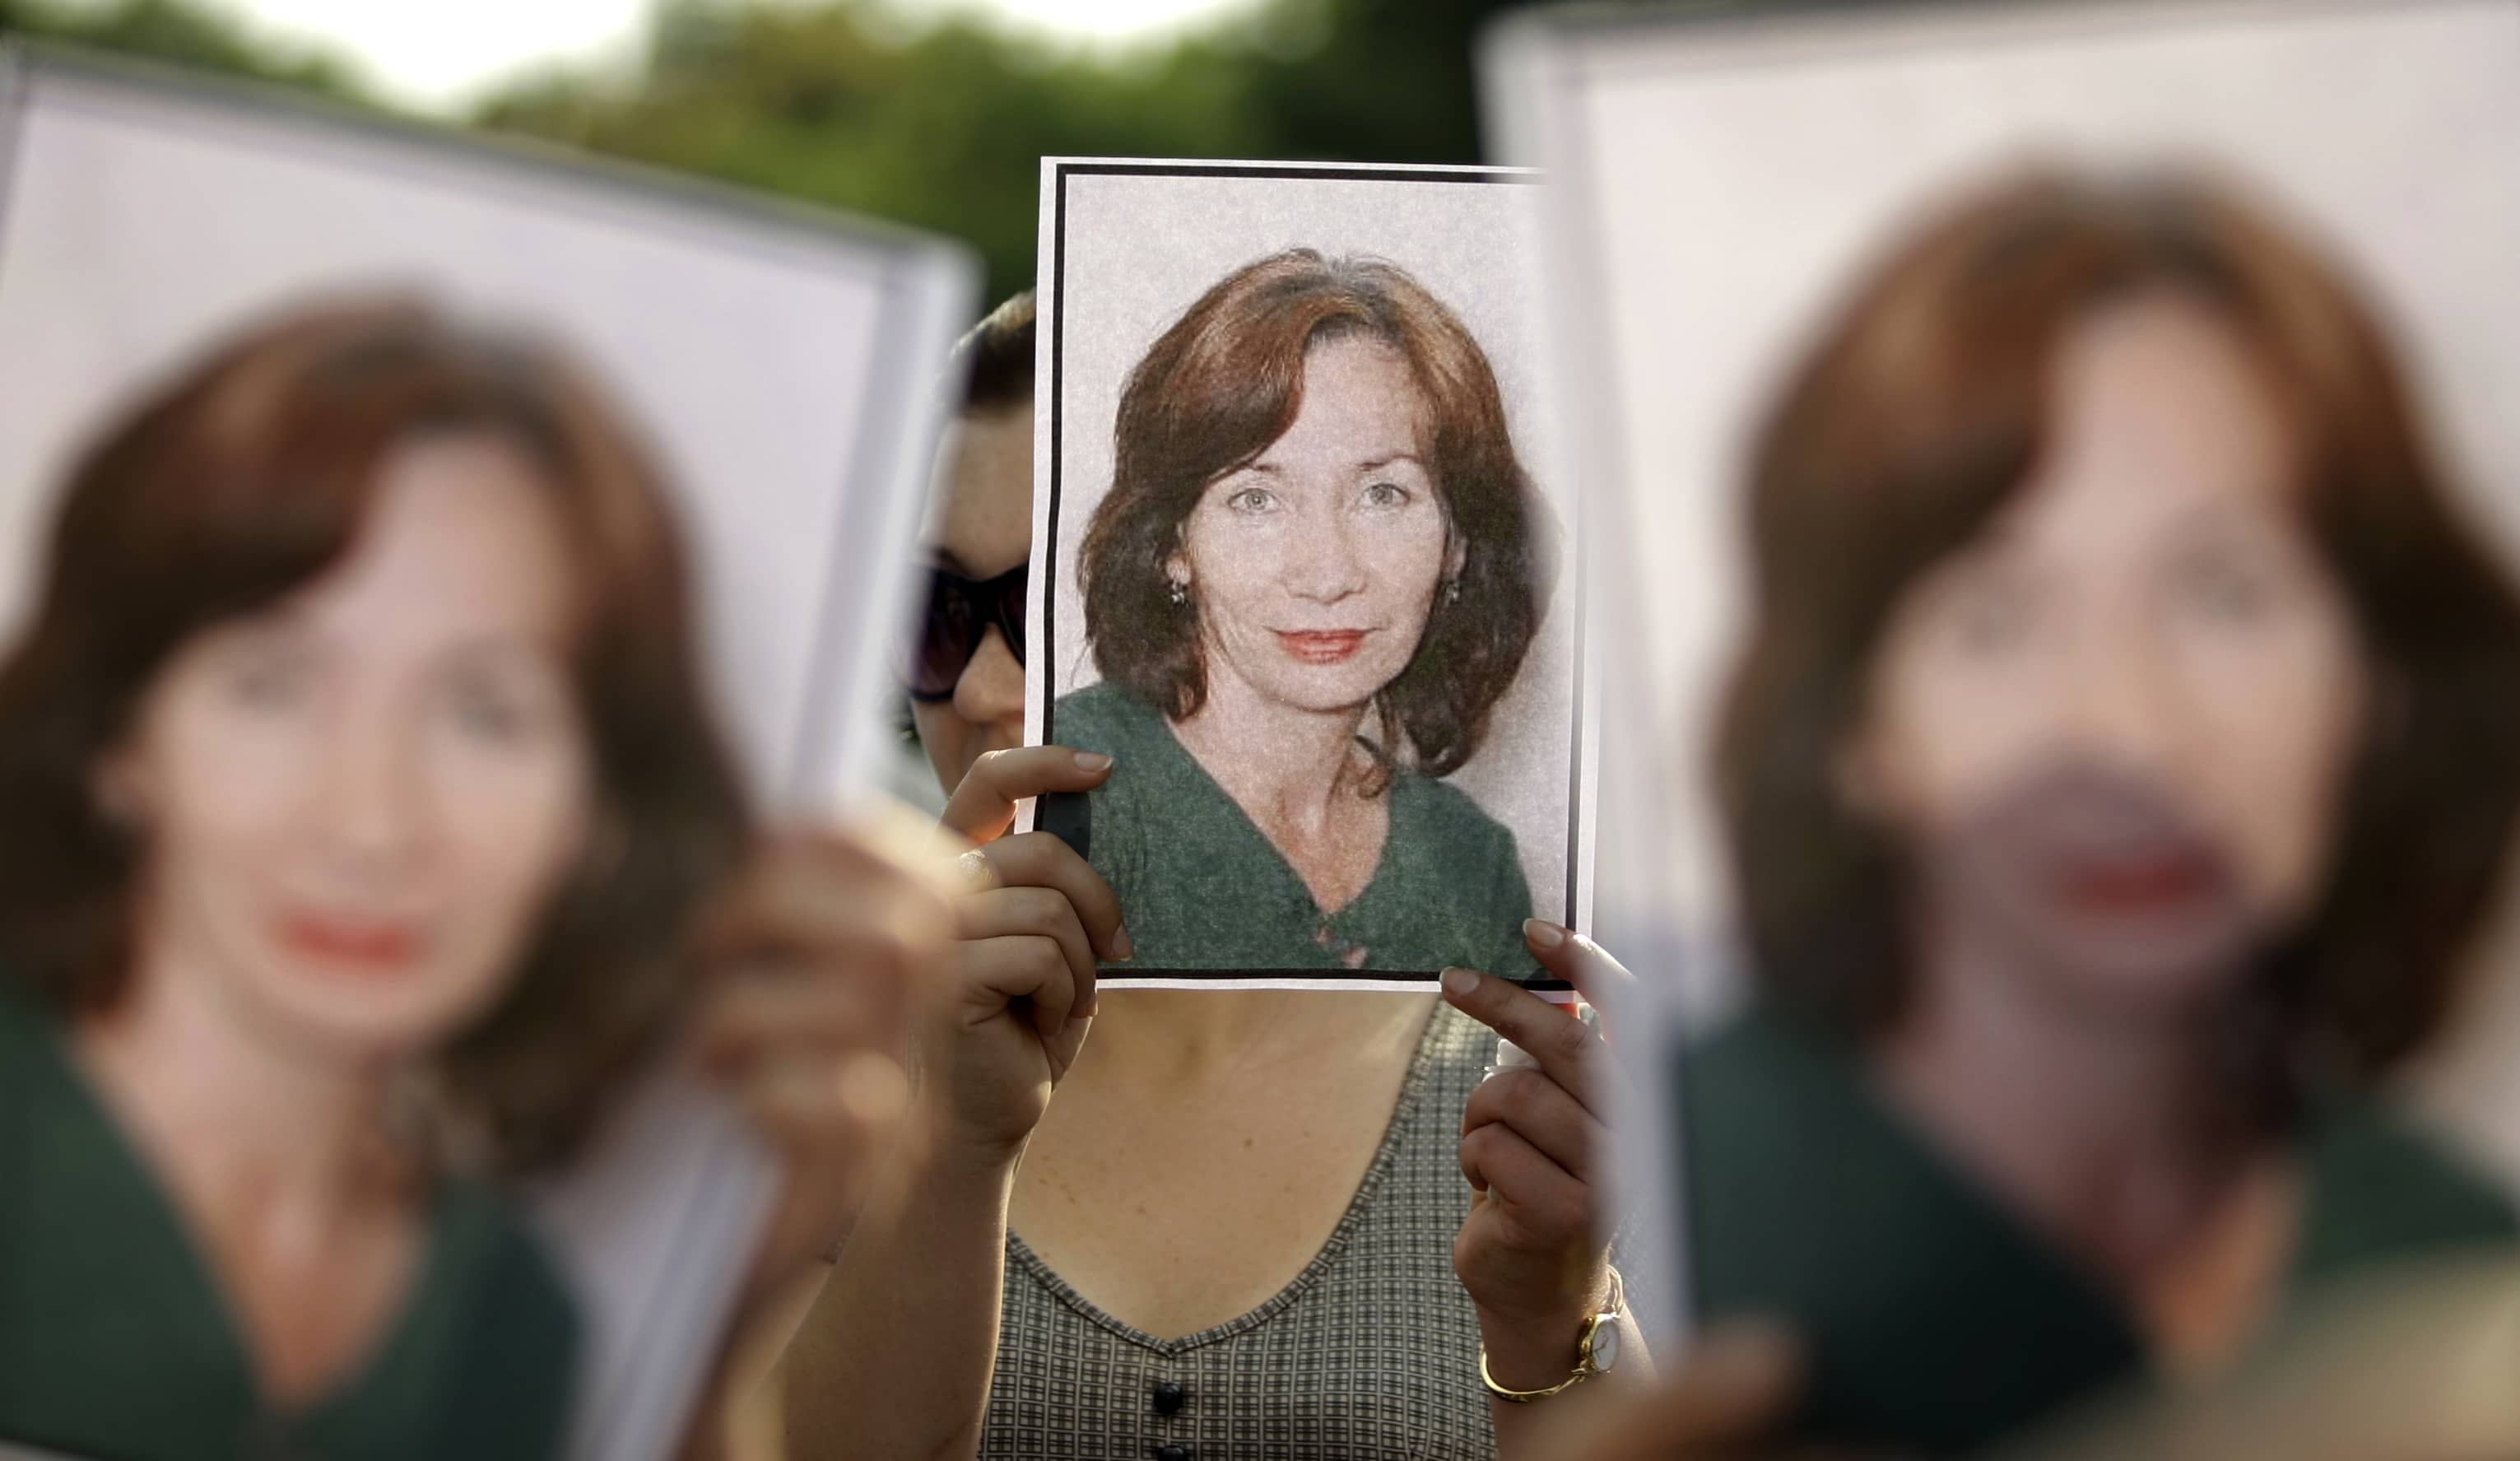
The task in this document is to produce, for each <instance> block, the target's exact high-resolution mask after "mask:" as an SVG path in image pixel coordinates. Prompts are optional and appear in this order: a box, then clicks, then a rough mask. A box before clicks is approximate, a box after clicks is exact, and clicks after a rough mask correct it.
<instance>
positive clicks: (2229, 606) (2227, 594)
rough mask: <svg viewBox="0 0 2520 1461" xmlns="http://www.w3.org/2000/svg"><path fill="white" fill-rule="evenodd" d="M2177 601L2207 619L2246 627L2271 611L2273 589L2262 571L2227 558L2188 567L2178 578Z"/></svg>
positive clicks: (2270, 580) (2208, 560) (2271, 581)
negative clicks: (2245, 625)
mask: <svg viewBox="0 0 2520 1461" xmlns="http://www.w3.org/2000/svg"><path fill="white" fill-rule="evenodd" d="M2178 593H2179V600H2180V602H2181V603H2183V604H2184V605H2185V606H2187V607H2188V608H2191V609H2194V610H2196V611H2198V612H2199V613H2201V614H2203V615H2205V616H2208V617H2211V618H2215V619H2219V620H2223V621H2226V622H2229V623H2248V622H2252V621H2254V620H2256V619H2259V618H2262V617H2264V616H2265V615H2266V614H2267V612H2268V611H2269V610H2270V609H2271V608H2273V604H2274V600H2275V597H2276V585H2275V583H2274V582H2273V579H2272V578H2271V577H2270V575H2269V574H2268V573H2267V572H2265V571H2262V570H2259V569H2256V568H2253V567H2251V566H2249V565H2246V564H2240V563H2234V562H2232V561H2231V560H2229V559H2228V558H2211V559H2205V560H2201V561H2198V562H2193V563H2190V564H2188V565H2187V566H2186V567H2185V568H2184V569H2183V571H2181V573H2180V575H2179V578H2178Z"/></svg>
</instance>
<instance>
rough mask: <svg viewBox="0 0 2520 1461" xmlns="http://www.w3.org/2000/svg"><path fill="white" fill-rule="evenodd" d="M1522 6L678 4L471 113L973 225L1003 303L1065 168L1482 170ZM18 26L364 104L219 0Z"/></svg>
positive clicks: (7, 18)
mask: <svg viewBox="0 0 2520 1461" xmlns="http://www.w3.org/2000/svg"><path fill="white" fill-rule="evenodd" d="M345 3H358V0H345ZM1504 8H1505V7H1504V6H1503V5H1502V4H1500V3H1497V0H1265V3H1263V4H1261V5H1259V6H1258V7H1257V8H1256V9H1254V10H1251V11H1247V12H1244V13H1241V14H1238V15H1231V16H1229V17H1228V18H1226V19H1225V20H1222V21H1220V22H1218V23H1215V24H1214V25H1211V26H1209V27H1208V28H1206V29H1205V30H1203V31H1200V32H1197V33H1194V34H1192V35H1189V36H1187V37H1184V38H1182V39H1180V40H1177V41H1174V42H1171V43H1168V44H1165V45H1161V46H1155V47H1141V48H1138V49H1136V50H1132V51H1127V52H1123V53H1118V54H1114V55H1097V54H1089V53H1077V52H1066V51H1058V50H1055V49H1052V48H1049V47H1047V46H1045V45H1044V44H1043V43H1041V42H1039V41H1036V40H1032V39H1029V38H1026V37H1020V36H1015V35H1011V34H1009V33H1008V32H1006V31H1004V30H1002V29H999V28H996V27H994V26H991V25H989V24H987V23H982V22H978V21H974V20H971V19H967V18H958V19H947V20H943V21H930V22H923V23H922V22H919V21H916V20H913V19H909V18H906V17H905V15H904V14H903V12H901V11H900V10H899V9H897V8H892V7H888V6H887V5H886V4H885V3H884V0H659V4H658V6H657V9H656V11H655V13H654V15H653V18H652V23H651V30H650V35H649V39H648V46H647V54H646V58H645V62H644V64H643V65H641V66H640V67H639V68H636V69H635V70H633V71H631V72H630V73H629V74H626V75H622V74H608V73H604V72H600V71H593V70H574V69H559V70H553V71H549V72H546V73H544V74H542V75H540V76H538V77H535V78H533V79H530V80H527V81H523V82H519V83H517V84H516V85H514V86H511V87H509V88H507V89H505V90H504V91H503V92H502V93H500V94H499V95H497V96H494V97H493V98H491V99H490V100H488V101H487V102H485V103H484V104H483V105H482V106H481V107H480V108H479V110H478V112H477V114H475V116H474V117H473V118H472V119H473V121H474V122H475V123H476V124H478V125H480V126H482V127H484V128H486V129H489V130H493V131H505V132H511V133H518V134H523V135H528V136H533V137H537V138H541V139H545V140H550V141H556V142H561V143H564V144H567V145H570V146H573V147H579V148H584V149H587V150H589V151H592V152H597V153H602V154H607V155H610V156H613V157H619V158H626V159H631V160H638V161H643V162H648V163H652V164H655V165H659V166H664V167H669V168H676V169H680V170H684V171H689V172H695V173H699V174H703V175H706V176H709V177H713V178H718V179H722V180H725V181H728V182H732V183H737V184H741V185H742V186H746V187H751V188H759V189H766V190H769V191H771V192H775V193H782V194H787V195H789V196H792V197H796V198H801V199H805V200H809V201H812V202H816V203H823V204H830V205H836V206H840V207H845V208H851V209H855V210H859V211H862V212H868V213H874V214H877V215H880V216H884V217H890V218H896V219H900V220H902V221H904V222H907V223H912V224H916V225H919V226H922V227H925V228H930V229H936V230H940V231H942V232H946V233H951V234H956V235H959V236H961V237H963V238H965V239H967V240H969V241H971V242H972V243H973V244H974V245H976V246H977V247H978V248H979V250H980V251H981V252H982V254H983V255H984V256H985V257H986V259H987V261H988V266H989V283H990V287H991V289H992V291H993V292H995V293H997V294H1004V293H1006V292H1008V291H1011V290H1012V289H1015V288H1017V287H1020V286H1021V285H1023V284H1025V283H1027V282H1029V281H1030V279H1031V278H1032V273H1033V258H1034V254H1033V235H1034V220H1035V215H1036V212H1037V209H1038V205H1039V175H1040V161H1039V160H1040V159H1041V158H1042V156H1043V155H1045V154H1081V155H1104V156H1108V155H1120V156H1137V157H1190V158H1200V157H1211V158H1212V157H1242V158H1298V159H1348V160H1386V161H1467V160H1475V159H1476V158H1477V157H1478V156H1479V147H1478V131H1477V106H1476V102H1477V92H1476V87H1475V82H1474V79H1473V74H1472V67H1471V46H1472V42H1473V39H1474V37H1475V36H1476V34H1477V32H1478V31H1479V29H1480V28H1481V26H1482V25H1483V24H1484V23H1486V22H1487V21H1488V20H1489V18H1490V17H1491V16H1493V15H1494V14H1495V13H1496V12H1497V11H1499V10H1501V9H1504ZM12 29H15V30H21V31H25V32H31V33H36V34H42V35H50V36H60V37H67V38H69V39H74V40H79V41H83V42H86V43H88V44H91V45H98V46H105V47H110V48H112V49H116V50H121V51H128V52H133V53H137V54H141V55H146V56H150V57H154V58H157V59H159V60H163V61H170V62H175V63H179V64H182V65H186V66H191V67H197V68H205V69H210V70H216V71H222V72H227V73H231V74H238V75H246V76H251V77H255V78H257V79H261V80H266V81H279V82H284V83H287V84H291V85H295V86H301V87H305V88H308V89H310V90H314V91H319V92H322V93H325V94H327V95H330V96H333V97H337V98H348V99H353V100H366V98H365V95H364V93H363V91H362V88H361V87H360V85H359V82H358V78H357V76H356V73H355V71H354V70H352V69H351V68H347V67H345V66H343V65H342V64H341V63H339V62H337V61H335V60H331V59H328V58H326V57H324V56H321V55H318V54H311V53H304V52H297V51H290V50H287V49H284V48H278V47H275V46H273V45H272V44H270V43H269V42H268V41H266V40H264V39H262V38H260V37H258V36H255V35H253V34H250V33H248V31H247V30H246V29H244V28H243V27H241V26H240V25H239V24H238V23H236V22H235V21H234V20H233V19H231V18H230V17H229V16H228V15H227V14H226V13H225V12H222V11H218V10H215V9H212V8H210V6H208V5H207V4H205V3H203V0H111V3H100V0H88V3H86V4H80V5H76V6H73V5H72V4H71V3H70V0H0V32H6V31H9V30H12Z"/></svg>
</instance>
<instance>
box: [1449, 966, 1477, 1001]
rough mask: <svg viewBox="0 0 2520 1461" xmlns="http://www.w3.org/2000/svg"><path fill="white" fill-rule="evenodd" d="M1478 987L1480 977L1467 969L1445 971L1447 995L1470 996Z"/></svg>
mask: <svg viewBox="0 0 2520 1461" xmlns="http://www.w3.org/2000/svg"><path fill="white" fill-rule="evenodd" d="M1478 986H1479V977H1478V976H1477V975H1475V974H1472V973H1471V972H1470V971H1468V970H1466V969H1447V970H1445V971H1444V992H1445V993H1447V994H1457V995H1459V994H1468V993H1470V992H1472V991H1473V990H1475V989H1477V988H1478Z"/></svg>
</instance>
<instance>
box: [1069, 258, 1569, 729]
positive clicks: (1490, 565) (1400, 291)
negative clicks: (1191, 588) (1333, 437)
mask: <svg viewBox="0 0 2520 1461" xmlns="http://www.w3.org/2000/svg"><path fill="white" fill-rule="evenodd" d="M1348 337H1363V338H1366V339H1370V340H1375V341H1379V342H1383V343H1384V344H1387V345H1389V346H1391V347H1392V348H1393V349H1395V350H1397V351H1398V352H1399V353H1400V355H1401V356H1402V358H1404V359H1406V360H1407V361H1408V362H1409V368H1410V371H1411V373H1412V374H1413V375H1414V376H1415V377H1416V378H1417V382H1418V389H1419V391H1420V392H1422V393H1423V395H1424V396H1425V404H1426V412H1425V417H1424V425H1423V428H1422V430H1423V431H1424V433H1425V439H1424V440H1423V442H1422V443H1421V446H1420V449H1421V450H1422V451H1424V452H1425V454H1426V458H1427V461H1426V466H1427V470H1428V473H1429V475H1430V476H1432V477H1433V479H1434V481H1435V490H1436V492H1437V493H1438V494H1439V495H1440V496H1441V497H1442V499H1443V503H1444V511H1445V517H1446V521H1447V522H1448V523H1449V525H1450V531H1451V534H1452V538H1453V541H1454V542H1455V543H1456V544H1457V545H1458V546H1459V547H1460V549H1461V550H1462V553H1463V560H1462V569H1461V571H1460V573H1459V574H1458V575H1456V578H1455V580H1454V581H1455V582H1457V583H1458V585H1459V588H1460V593H1459V594H1458V595H1455V594H1452V593H1449V592H1441V591H1439V592H1438V594H1437V596H1436V600H1435V604H1434V607H1433V609H1432V611H1431V612H1430V613H1429V615H1428V616H1427V619H1426V629H1425V634H1424V637H1423V638H1421V639H1420V640H1419V641H1418V653H1417V655H1416V657H1415V658H1413V659H1412V660H1411V661H1410V662H1409V667H1408V668H1407V669H1405V670H1403V671H1401V673H1400V675H1399V677H1398V678H1397V679H1394V680H1393V681H1392V682H1391V683H1390V684H1388V685H1386V686H1384V687H1383V688H1382V691H1381V692H1380V694H1378V695H1377V696H1376V697H1375V706H1376V708H1378V709H1379V710H1380V712H1381V717H1382V731H1383V737H1382V741H1383V746H1384V748H1385V749H1386V750H1387V751H1389V752H1391V753H1394V754H1395V755H1401V754H1405V755H1406V756H1407V757H1408V758H1409V759H1410V761H1411V763H1413V764H1414V765H1415V766H1416V767H1417V768H1418V769H1419V770H1421V771H1424V772H1425V773H1427V774H1429V775H1433V776H1442V775H1445V774H1447V773H1449V772H1451V771H1454V770H1456V769H1458V768H1459V767H1460V766H1461V765H1462V763H1463V762H1464V761H1466V760H1468V759H1469V758H1470V756H1471V754H1472V753H1475V752H1476V751H1477V750H1478V747H1479V741H1480V739H1481V737H1483V736H1484V735H1485V734H1486V730H1487V719H1488V711H1489V710H1490V709H1491V708H1493V707H1494V706H1495V704H1496V702H1497V700H1498V698H1499V697H1501V696H1503V695H1504V694H1505V692H1506V690H1507V689H1508V687H1509V686H1510V685H1511V684H1512V683H1513V677H1514V675H1515V673H1516V672H1517V671H1518V670H1519V669H1520V668H1521V667H1522V661H1523V656H1524V655H1525V654H1526V653H1528V652H1529V650H1530V648H1531V640H1532V636H1533V635H1534V634H1535V633H1536V632H1538V629H1539V625H1540V617H1541V609H1542V605H1543V604H1544V602H1545V601H1546V597H1547V593H1548V584H1549V578H1550V576H1551V571H1552V567H1553V564H1552V559H1551V555H1550V551H1549V549H1550V546H1551V545H1550V544H1549V542H1548V540H1547V538H1546V536H1545V534H1546V531H1547V525H1546V519H1545V518H1544V517H1543V515H1542V513H1541V510H1540V508H1539V506H1538V501H1537V498H1536V495H1535V494H1534V492H1533V491H1532V486H1531V480H1530V479H1529V477H1528V476H1527V475H1526V474H1525V473H1524V472H1523V469H1522V463H1521V462H1520V461H1519V460H1517V459H1516V458H1515V456H1514V450H1513V439H1512V436H1511V434H1509V432H1508V430H1507V424H1506V412H1505V399H1504V396H1503V395H1502V394H1501V393H1500V392H1499V391H1498V389H1497V383H1496V373H1495V372H1494V371H1493V370H1491V369H1490V368H1489V366H1488V360H1487V356H1486V355H1485V354H1484V353H1483V352H1482V351H1481V350H1480V349H1479V344H1478V342H1477V341H1476V340H1475V339H1473V338H1472V337H1471V335H1470V332H1469V331H1468V330H1467V329H1465V328H1463V324H1462V322H1461V321H1460V320H1459V319H1458V318H1456V317H1455V316H1454V314H1453V312H1452V311H1451V310H1450V309H1447V308H1445V307H1444V305H1443V304H1442V302H1441V301H1439V300H1437V299H1436V298H1435V297H1434V296H1432V295H1430V294H1428V293H1427V292H1426V291H1425V289H1424V287H1422V286H1421V285H1419V284H1418V281H1416V280H1415V279H1412V278H1410V277H1409V275H1407V274H1406V273H1404V272H1402V271H1401V270H1400V269H1398V268H1396V267H1394V266H1393V265H1391V264H1388V263H1384V262H1382V261H1381V260H1379V259H1372V258H1338V259H1328V258H1324V257H1323V256H1322V255H1321V254H1320V253H1317V252H1315V251H1312V250H1310V249H1292V250H1288V251H1285V252H1283V253H1276V254H1272V255H1270V256H1269V257H1267V258H1263V259H1261V260H1259V261H1258V262H1256V263H1251V264H1246V265H1244V266H1243V267H1241V268H1239V269H1237V270H1235V271H1234V272H1233V273H1232V274H1230V275H1228V276H1227V277H1226V278H1225V279H1224V280H1222V281H1221V282H1219V283H1218V284H1217V285H1216V286H1215V287H1214V288H1212V289H1210V290H1209V291H1208V292H1207V293H1206V294H1204V295H1202V296H1200V297H1199V298H1198V301H1197V302H1196V303H1194V304H1193V305H1191V307H1190V310H1189V312H1187V313H1185V314H1184V315H1183V316H1182V317H1181V318H1180V319H1179V320H1177V321H1175V322H1174V323H1173V326H1172V328H1170V329H1168V330H1166V331H1165V332H1164V333H1163V335H1162V336H1161V337H1160V338H1159V339H1157V340H1156V341H1155V342H1154V344H1153V346H1152V347H1151V348H1149V349H1148V351H1147V354H1146V358H1145V359H1143V360H1141V361H1139V362H1138V367H1137V369H1136V370H1134V371H1132V372H1131V373H1130V375H1129V383H1128V387H1127V388H1126V389H1125V390H1124V391H1123V392H1122V394H1121V397H1120V413H1119V419H1118V422H1117V425H1116V426H1115V428H1114V430H1113V433H1112V434H1113V438H1114V440H1113V455H1112V473H1111V490H1110V493H1109V495H1107V496H1105V497H1104V498H1103V499H1102V503H1101V504H1100V505H1099V506H1097V507H1096V508H1095V510H1094V521H1093V524H1092V525H1091V526H1089V527H1088V528H1087V530H1086V534H1085V545H1084V551H1083V558H1084V572H1083V577H1084V586H1085V632H1086V635H1087V637H1088V638H1089V639H1091V640H1092V641H1093V643H1094V662H1095V664H1096V665H1097V666H1098V667H1099V668H1100V669H1101V670H1102V677H1103V678H1104V679H1106V680H1110V681H1112V682H1114V683H1116V684H1119V685H1121V686H1124V687H1126V688H1127V689H1128V690H1130V691H1132V692H1133V693H1135V694H1136V695H1137V696H1138V697H1139V698H1140V699H1142V700H1145V701H1146V702H1147V703H1148V704H1149V705H1151V706H1154V707H1155V708H1158V709H1160V710H1162V711H1163V712H1164V714H1166V715H1168V716H1170V717H1171V718H1173V719H1175V720H1179V719H1182V718H1184V717H1185V716H1189V715H1193V714H1195V713H1197V711H1198V708H1199V707H1200V706H1202V705H1204V704H1206V701H1207V669H1206V664H1205V662H1204V660H1203V659H1202V657H1201V654H1200V650H1199V628H1198V615H1197V610H1196V606H1195V604H1194V603H1193V604H1192V605H1189V606H1182V605H1176V604H1174V603H1173V602H1172V598H1171V585H1170V582H1169V580H1168V579H1167V577H1166V576H1165V568H1164V565H1165V562H1166V560H1168V559H1170V558H1171V557H1172V556H1173V554H1174V553H1175V552H1176V551H1177V550H1178V549H1179V547H1180V545H1181V531H1182V524H1183V523H1184V522H1185V521H1187V520H1188V519H1189V517H1190V515H1191V512H1192V511H1193V509H1194V508H1196V507H1197V506H1198V503H1199V499H1200V497H1201V496H1202V495H1203V494H1204V493H1205V492H1206V491H1207V488H1208V485H1209V484H1210V483H1212V482H1214V481H1215V480H1216V479H1218V478H1220V477H1223V476H1225V475H1226V474H1227V473H1230V472H1233V471H1236V470H1238V468H1240V467H1242V466H1243V465H1244V464H1245V463H1248V462H1249V461H1251V459H1252V458H1254V457H1256V456H1258V455H1259V454H1260V453H1262V452H1263V451H1266V450H1267V449H1268V448H1269V444H1270V443H1271V442H1273V441H1275V440H1277V439H1278V438H1279V437H1280V436H1282V435H1284V434H1285V433H1286V429H1287V428H1288V427H1289V426H1292V425H1293V424H1294V420H1295V414H1296V412H1297V411H1299V410H1300V409H1301V408H1302V406H1303V382H1304V358H1305V355H1306V354H1307V352H1309V351H1310V350H1311V349H1312V348H1313V347H1314V346H1315V345H1317V344H1321V343H1324V342H1328V341H1330V340H1335V339H1343V338H1348Z"/></svg>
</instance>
